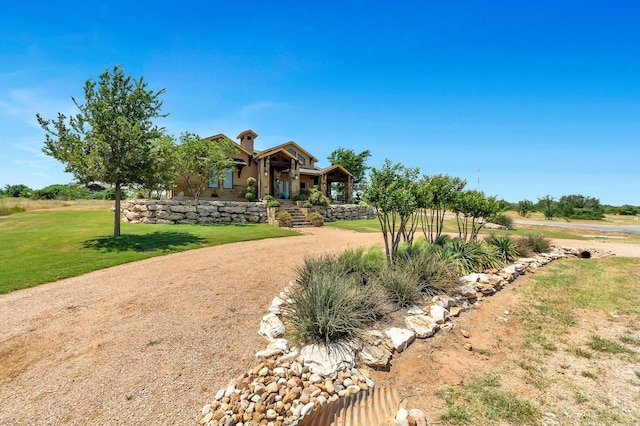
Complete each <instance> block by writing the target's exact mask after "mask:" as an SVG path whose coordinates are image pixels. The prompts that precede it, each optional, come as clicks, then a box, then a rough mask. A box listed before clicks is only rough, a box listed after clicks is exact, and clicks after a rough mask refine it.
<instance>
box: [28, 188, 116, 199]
mask: <svg viewBox="0 0 640 426" xmlns="http://www.w3.org/2000/svg"><path fill="white" fill-rule="evenodd" d="M114 191H115V190H114ZM32 198H35V199H39V200H78V199H87V198H91V191H90V190H89V188H85V187H83V186H73V185H59V184H57V185H49V186H47V187H45V188H42V189H38V190H37V191H34V192H33V195H32ZM123 198H124V197H123Z"/></svg>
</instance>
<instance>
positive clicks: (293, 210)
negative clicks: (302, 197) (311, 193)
mask: <svg viewBox="0 0 640 426" xmlns="http://www.w3.org/2000/svg"><path fill="white" fill-rule="evenodd" d="M280 208H281V209H282V210H284V211H286V212H288V213H289V214H290V215H291V218H292V219H293V227H294V228H303V227H306V226H313V225H312V224H311V222H309V221H308V220H307V218H306V217H305V215H304V213H302V210H300V207H298V206H296V205H295V204H282V206H281V207H280Z"/></svg>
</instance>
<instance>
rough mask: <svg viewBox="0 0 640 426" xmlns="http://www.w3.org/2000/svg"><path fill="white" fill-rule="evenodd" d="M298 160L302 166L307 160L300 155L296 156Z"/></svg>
mask: <svg viewBox="0 0 640 426" xmlns="http://www.w3.org/2000/svg"><path fill="white" fill-rule="evenodd" d="M298 160H300V161H301V162H302V165H305V164H307V159H306V158H304V155H302V154H298Z"/></svg>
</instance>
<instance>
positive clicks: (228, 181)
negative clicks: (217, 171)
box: [222, 169, 233, 189]
mask: <svg viewBox="0 0 640 426" xmlns="http://www.w3.org/2000/svg"><path fill="white" fill-rule="evenodd" d="M222 188H223V189H233V170H231V169H224V177H223V179H222Z"/></svg>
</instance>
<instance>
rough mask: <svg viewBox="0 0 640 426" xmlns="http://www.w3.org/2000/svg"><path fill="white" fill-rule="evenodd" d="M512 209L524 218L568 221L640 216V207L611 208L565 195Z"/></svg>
mask: <svg viewBox="0 0 640 426" xmlns="http://www.w3.org/2000/svg"><path fill="white" fill-rule="evenodd" d="M510 209H511V210H515V211H517V212H518V214H519V215H520V216H522V217H527V216H529V215H530V214H531V213H532V212H540V213H542V214H544V217H545V218H546V219H552V218H554V217H559V218H566V219H589V220H600V219H602V218H604V215H605V214H618V215H625V216H635V215H638V214H640V206H632V205H630V204H625V205H622V206H611V205H607V204H604V205H603V204H600V200H599V199H597V198H594V197H589V196H584V195H563V196H562V197H560V198H559V199H557V200H556V199H555V198H553V197H552V196H550V195H546V196H544V197H542V198H538V202H537V203H534V202H533V201H530V200H522V201H518V202H517V203H510Z"/></svg>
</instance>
